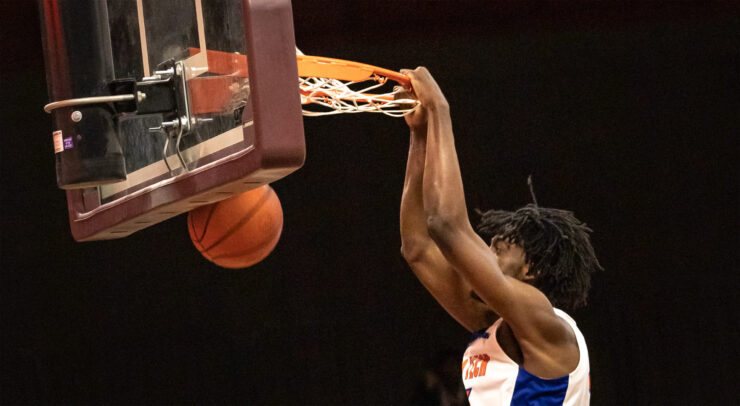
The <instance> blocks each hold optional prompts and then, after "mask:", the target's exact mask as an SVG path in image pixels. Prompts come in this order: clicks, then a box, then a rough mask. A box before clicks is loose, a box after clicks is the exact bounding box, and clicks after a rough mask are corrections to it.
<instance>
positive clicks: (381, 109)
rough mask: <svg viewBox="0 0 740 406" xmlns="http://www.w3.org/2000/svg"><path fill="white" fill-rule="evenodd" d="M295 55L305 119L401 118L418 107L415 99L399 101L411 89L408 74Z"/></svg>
mask: <svg viewBox="0 0 740 406" xmlns="http://www.w3.org/2000/svg"><path fill="white" fill-rule="evenodd" d="M296 53H297V55H296V58H297V62H298V76H299V78H298V87H299V89H300V94H301V104H302V105H303V106H304V108H303V115H304V116H308V117H316V116H327V115H333V114H344V113H381V114H385V115H387V116H391V117H402V116H405V115H406V114H409V113H411V112H413V111H414V110H416V109H417V108H419V105H420V103H419V101H418V100H416V99H409V98H398V97H399V96H398V95H399V94H401V93H402V92H403V93H408V91H409V89H410V88H411V82H410V80H409V78H408V76H406V75H403V74H401V73H398V72H395V71H391V70H388V69H383V68H379V67H377V66H372V65H367V64H363V63H359V62H352V61H345V60H341V59H335V58H326V57H317V56H308V55H303V54H302V53H301V52H300V51H299V50H298V49H296ZM392 83H395V84H396V86H392V85H391V84H392ZM404 88H405V89H404ZM309 105H310V106H313V107H315V109H313V108H307V107H308V106H309Z"/></svg>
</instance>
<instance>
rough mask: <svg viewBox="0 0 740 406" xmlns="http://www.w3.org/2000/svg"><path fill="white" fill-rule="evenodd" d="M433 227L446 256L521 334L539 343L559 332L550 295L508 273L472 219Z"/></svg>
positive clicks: (488, 303)
mask: <svg viewBox="0 0 740 406" xmlns="http://www.w3.org/2000/svg"><path fill="white" fill-rule="evenodd" d="M429 231H430V235H431V237H432V239H433V240H434V241H435V243H436V246H437V247H438V248H439V250H440V253H441V254H442V255H443V257H444V258H445V260H446V261H447V262H448V263H449V264H450V266H451V267H453V268H454V269H455V270H457V272H459V274H460V275H461V276H462V277H463V278H464V279H465V280H466V281H467V282H468V283H469V284H470V286H471V287H472V289H473V290H474V291H475V292H476V293H477V294H478V296H479V297H480V298H481V299H482V300H483V301H484V302H485V303H486V304H487V305H488V306H490V308H491V309H492V310H493V311H494V312H495V313H497V314H498V315H500V316H501V317H503V318H504V320H506V322H507V324H509V325H510V326H511V328H512V329H513V331H514V332H515V334H516V335H517V337H521V338H524V339H527V340H531V341H533V342H535V343H537V342H540V341H545V340H546V338H547V337H550V336H552V335H553V334H555V335H557V334H558V331H559V329H560V323H559V321H558V318H557V315H556V314H555V312H554V311H553V308H552V305H551V304H550V302H549V300H548V299H547V297H545V295H544V294H543V293H542V292H540V291H539V290H537V289H536V288H535V287H533V286H531V285H529V284H527V283H524V282H521V281H519V280H516V279H514V278H511V277H508V276H506V275H504V273H503V272H502V271H501V269H500V267H499V265H498V262H497V257H496V254H495V253H494V252H493V251H491V249H490V247H489V246H488V245H487V244H486V243H485V242H484V241H483V240H482V239H481V238H480V236H478V235H477V234H476V233H475V232H474V231H473V229H472V227H470V224H469V223H468V224H467V225H466V226H462V227H446V226H444V225H432V226H431V227H430V230H429Z"/></svg>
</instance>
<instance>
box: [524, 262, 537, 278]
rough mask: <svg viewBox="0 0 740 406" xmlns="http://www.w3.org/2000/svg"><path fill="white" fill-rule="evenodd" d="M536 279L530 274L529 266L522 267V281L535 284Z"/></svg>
mask: <svg viewBox="0 0 740 406" xmlns="http://www.w3.org/2000/svg"><path fill="white" fill-rule="evenodd" d="M535 279H536V277H535V276H534V275H533V274H531V273H529V264H524V266H523V267H522V281H523V282H534V280H535Z"/></svg>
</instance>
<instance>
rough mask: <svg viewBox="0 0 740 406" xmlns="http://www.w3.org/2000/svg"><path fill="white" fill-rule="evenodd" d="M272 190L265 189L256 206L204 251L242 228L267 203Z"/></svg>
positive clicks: (205, 250) (206, 250)
mask: <svg viewBox="0 0 740 406" xmlns="http://www.w3.org/2000/svg"><path fill="white" fill-rule="evenodd" d="M270 192H272V189H267V190H265V193H263V194H262V196H260V198H259V200H258V201H257V203H255V205H254V207H252V209H251V210H249V212H247V213H246V214H244V215H243V216H242V219H241V220H240V221H239V223H237V224H236V225H235V226H233V227H232V228H231V229H230V230H228V231H227V232H226V233H224V234H223V235H222V236H221V238H219V239H218V240H216V241H215V242H214V243H213V244H211V245H210V246H209V247H208V248H205V249H204V250H203V252H208V251H210V250H211V249H213V248H214V247H216V246H217V245H218V244H221V243H222V242H224V241H225V240H226V239H227V238H229V237H230V236H231V235H232V234H234V233H235V232H236V231H237V230H238V229H240V228H241V227H242V226H243V225H244V224H246V223H247V222H248V221H249V220H250V219H251V218H252V217H253V216H254V213H256V212H257V210H259V209H260V208H261V207H262V205H264V204H265V202H266V201H267V198H268V194H269V193H270ZM272 193H274V192H272Z"/></svg>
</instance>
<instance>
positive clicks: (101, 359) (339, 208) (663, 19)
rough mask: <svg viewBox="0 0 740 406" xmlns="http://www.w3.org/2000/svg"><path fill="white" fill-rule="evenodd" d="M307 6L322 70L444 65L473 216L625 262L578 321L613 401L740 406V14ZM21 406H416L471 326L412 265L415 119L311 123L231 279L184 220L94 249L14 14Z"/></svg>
mask: <svg viewBox="0 0 740 406" xmlns="http://www.w3.org/2000/svg"><path fill="white" fill-rule="evenodd" d="M492 3H493V2H483V1H403V2H401V1H365V0H362V1H351V2H350V1H347V2H332V1H300V0H296V1H294V17H295V30H296V42H297V44H298V45H299V47H301V48H302V50H303V51H304V52H306V53H308V54H315V55H324V56H333V57H338V58H343V59H352V60H358V61H362V62H367V63H372V64H376V65H381V66H385V67H388V68H393V69H400V68H403V67H409V68H412V67H415V66H417V65H425V66H427V67H428V68H429V69H430V71H431V72H432V73H433V74H434V76H435V77H436V78H437V80H438V82H439V83H440V86H441V87H442V89H443V90H444V92H445V94H446V96H447V98H448V100H449V103H450V105H451V112H452V117H453V122H454V130H455V134H456V137H457V148H458V153H459V156H460V160H461V163H460V164H461V168H462V173H463V177H464V182H465V188H466V197H467V201H468V205H469V207H470V208H474V207H480V208H489V207H496V208H503V209H514V208H516V207H518V206H520V205H523V204H526V203H528V202H529V200H530V198H529V192H528V189H527V186H526V177H527V175H528V174H533V175H534V180H535V187H536V192H537V196H538V200H539V203H540V205H543V206H554V207H561V208H568V209H571V210H573V211H575V213H576V215H577V216H578V217H579V218H581V219H582V220H584V221H586V222H587V223H589V225H590V226H591V227H592V228H593V229H594V230H595V232H594V234H593V243H594V246H595V248H596V251H597V253H598V254H599V257H600V259H601V262H602V264H603V265H604V267H605V269H606V271H605V272H603V273H601V274H599V275H597V276H596V277H595V278H594V286H593V289H592V295H591V301H590V306H589V307H588V308H586V309H583V310H581V311H578V312H576V313H575V314H574V317H575V318H576V319H577V321H578V322H579V325H580V328H581V330H582V331H583V332H584V334H585V336H586V338H587V340H588V344H589V350H590V356H591V376H592V383H593V386H592V394H593V397H592V399H593V404H596V405H626V404H630V405H657V404H660V405H683V404H686V405H688V404H692V405H698V404H702V405H709V404H712V405H714V404H716V405H727V404H740V395H739V394H738V384H737V378H738V372H737V368H738V365H740V356H739V355H738V354H739V350H738V321H740V320H739V319H740V318H739V317H738V309H739V308H740V306H739V303H738V298H737V296H738V295H737V292H736V289H737V288H738V286H740V284H738V277H737V272H738V253H737V250H738V248H740V246H739V245H738V238H737V232H738V212H739V208H740V206H739V205H738V196H739V195H740V194H739V193H738V171H739V168H740V167H739V166H738V151H739V150H740V148H738V141H737V140H738V130H739V128H738V127H739V126H738V113H739V112H740V109H739V107H740V103H738V94H740V93H739V92H740V86H739V77H740V75H739V73H740V69H739V67H740V65H739V54H738V50H739V49H740V48H739V44H740V41H738V35H739V34H738V33H740V24H739V22H740V18H738V16H739V14H738V13H737V7H735V6H734V4H733V3H730V2H727V3H704V2H665V3H660V2H642V3H633V2H608V3H585V2H557V3H546V4H540V3H537V2H515V3H514V2H505V3H499V2H496V3H494V4H492ZM2 19H3V21H2V26H3V28H2V29H3V33H2V44H3V48H4V50H3V53H4V56H3V64H2V70H0V78H2V86H0V89H2V90H1V91H2V94H3V95H2V98H1V99H0V100H2V108H1V109H0V111H1V112H2V121H1V123H2V124H1V127H0V128H1V131H2V147H1V148H2V189H1V190H2V213H3V215H2V217H1V218H2V233H0V234H1V235H2V246H1V248H2V251H1V253H0V258H1V260H2V273H1V275H2V280H1V285H0V287H1V289H2V290H1V291H0V294H1V296H0V299H1V300H2V302H1V303H2V304H1V306H0V315H1V322H2V324H1V325H0V331H1V332H2V333H1V335H0V339H1V340H2V352H1V353H0V356H1V358H0V365H2V367H1V368H2V380H1V381H0V382H1V384H2V386H0V403H2V404H52V403H53V404H60V403H67V404H69V403H74V404H144V403H146V404H172V403H199V404H204V403H205V404H212V403H239V404H295V405H301V404H368V405H370V404H373V405H394V404H403V403H405V402H406V401H407V400H408V399H409V396H410V394H411V391H412V387H413V386H414V385H415V383H416V382H417V380H418V377H419V373H420V371H421V370H422V369H423V368H424V367H426V366H427V365H428V364H429V362H430V361H431V359H432V358H433V357H434V355H435V353H437V352H438V351H440V350H443V349H446V348H453V349H455V350H457V351H459V353H460V355H461V354H462V352H463V350H464V347H465V345H466V343H467V340H468V334H467V332H466V331H465V330H463V329H462V328H461V327H459V326H457V324H456V323H455V322H454V321H453V320H452V319H451V318H450V317H449V316H447V315H446V314H445V312H444V311H443V310H442V309H441V308H440V307H439V306H438V305H437V304H436V303H435V302H434V300H433V299H432V298H431V296H430V295H428V294H427V293H426V291H425V290H424V289H423V287H422V286H421V285H420V284H419V283H418V282H417V281H416V280H415V278H414V276H413V275H412V274H411V272H410V270H409V269H408V267H407V266H406V265H405V263H404V261H403V260H402V258H401V257H400V255H399V248H400V239H399V235H398V207H399V202H400V195H401V186H402V182H403V172H404V165H405V158H406V151H407V147H408V135H407V129H406V126H405V124H404V123H403V120H401V119H393V118H389V117H384V116H377V115H370V114H367V115H352V116H335V117H328V118H306V119H305V120H304V123H305V131H306V138H307V149H308V152H307V161H306V165H305V167H304V168H302V169H301V170H299V171H298V172H296V173H295V174H293V175H291V176H289V177H288V178H286V179H284V180H281V181H279V182H277V183H275V184H274V185H273V187H274V188H275V190H276V191H277V193H278V195H279V196H280V198H281V201H282V204H283V209H284V213H285V226H284V230H283V235H282V238H281V241H280V243H279V244H278V246H277V248H276V249H275V251H274V252H273V253H272V254H271V255H270V256H269V257H268V258H267V259H266V260H264V261H263V262H262V263H260V264H258V265H255V266H254V267H252V268H250V269H244V270H238V271H235V270H225V269H219V268H217V267H215V266H213V265H211V264H210V263H208V262H207V261H206V260H205V259H203V258H202V257H201V256H200V254H199V253H198V252H197V251H196V250H195V249H194V247H193V246H192V244H191V242H190V239H189V237H188V233H187V229H186V224H185V222H186V217H185V216H179V217H177V218H175V219H172V220H169V221H167V222H165V223H162V224H160V225H157V226H155V227H151V228H149V229H147V230H144V231H141V232H138V233H136V234H134V235H132V236H130V237H128V238H125V239H122V240H114V241H106V242H91V243H76V242H74V241H73V240H72V238H71V236H70V233H69V228H68V224H67V222H68V219H67V212H66V201H65V197H64V193H63V192H62V191H61V190H59V189H57V188H56V183H55V174H54V161H53V153H52V146H51V137H50V135H51V130H52V128H51V120H50V116H48V115H46V114H45V113H43V111H42V106H43V105H44V104H45V103H47V102H48V97H47V95H46V84H45V76H44V65H43V58H42V49H41V41H40V38H41V37H40V33H39V21H38V15H37V10H36V7H35V4H34V2H32V1H10V2H3V10H2Z"/></svg>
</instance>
